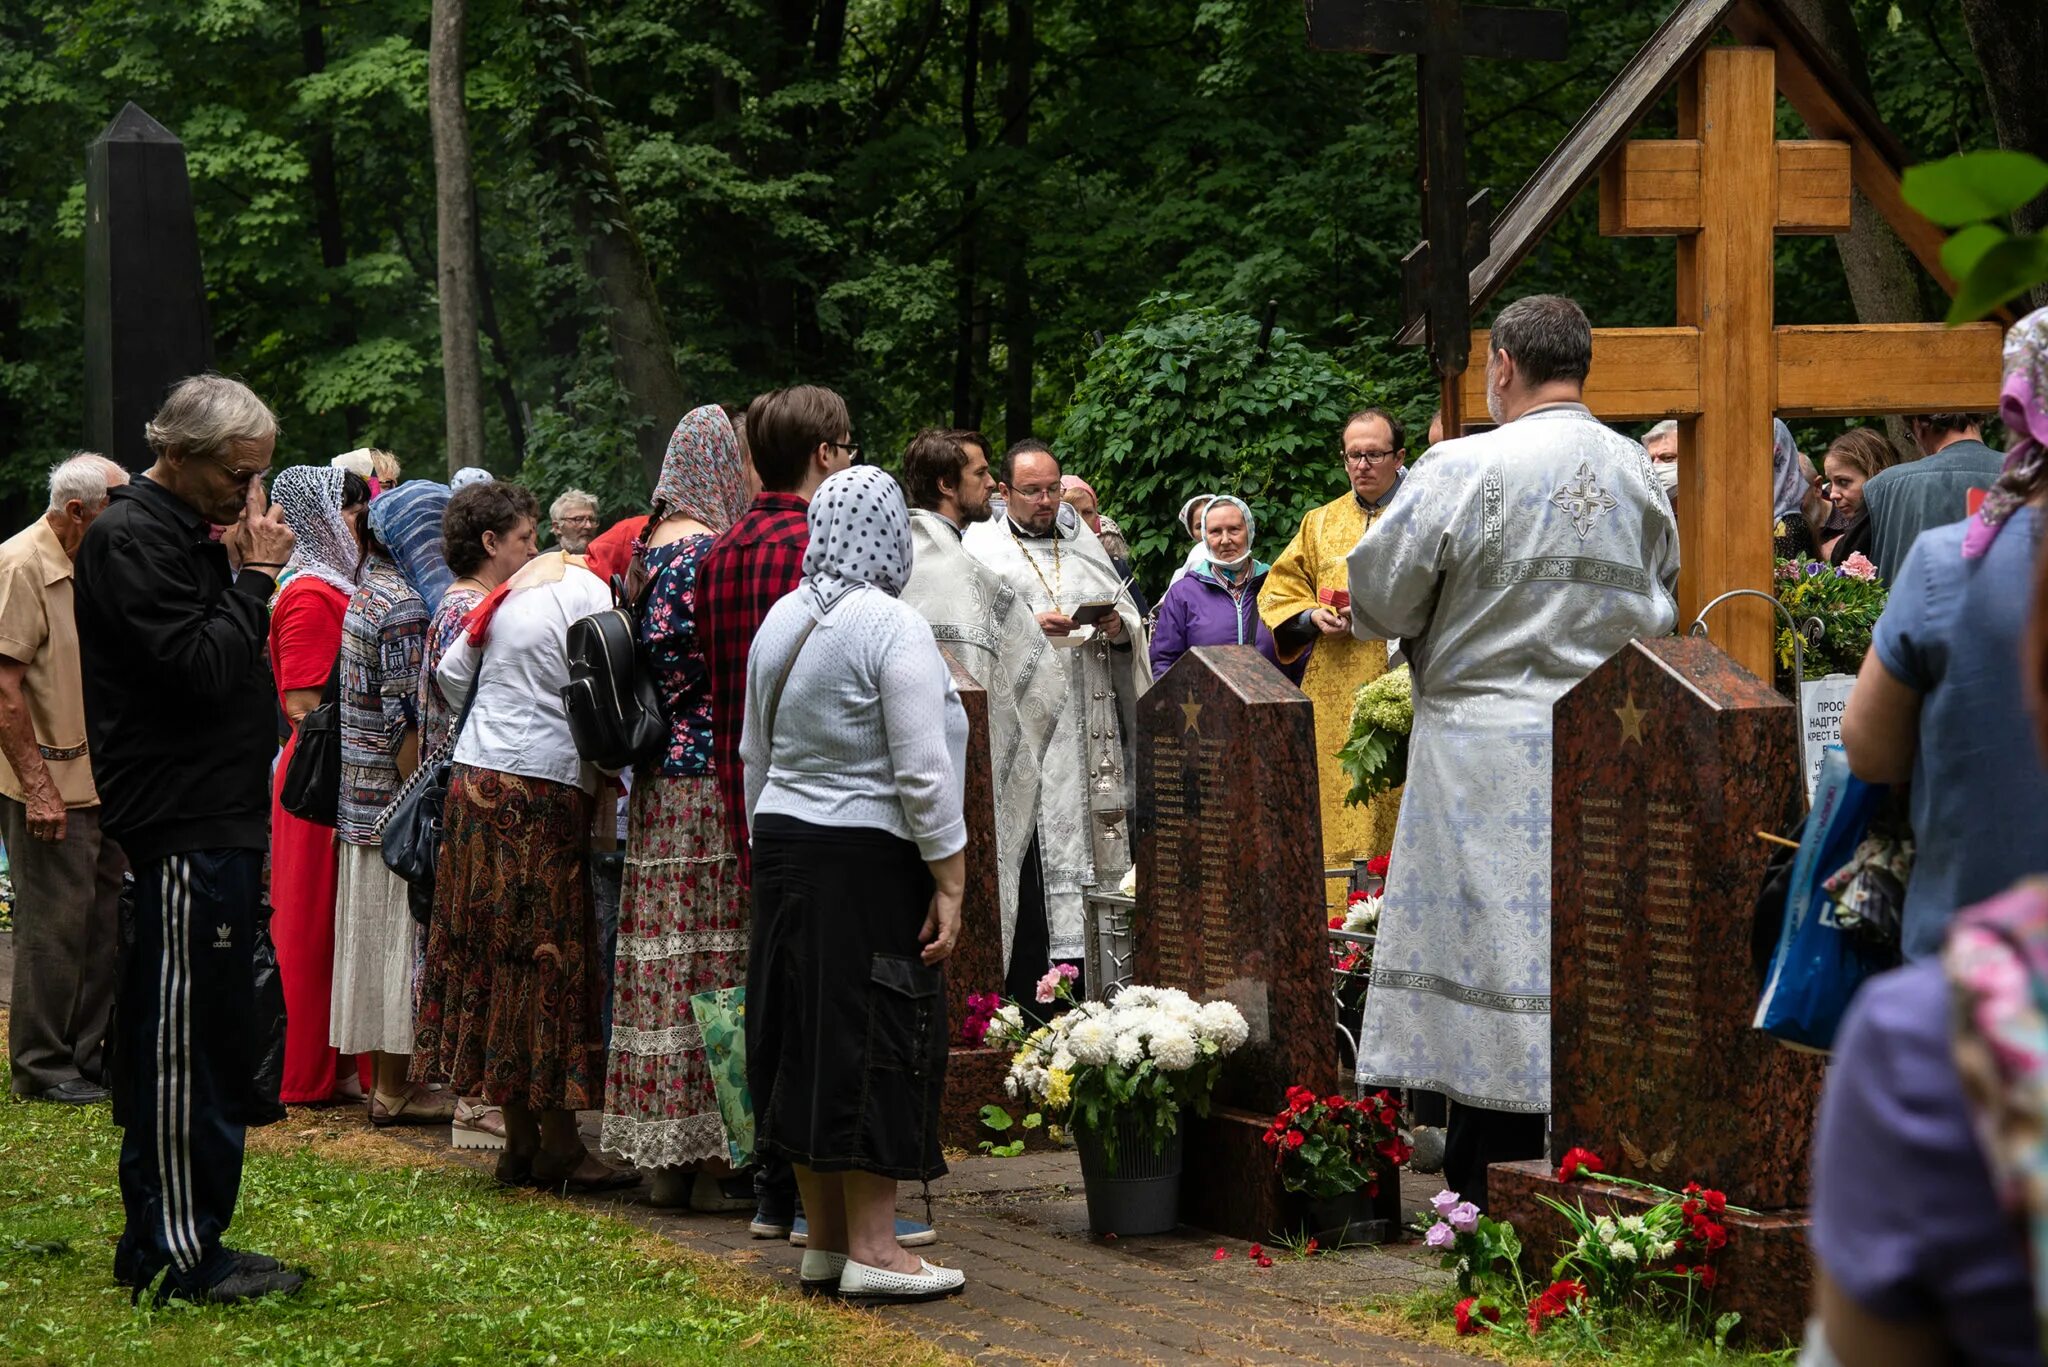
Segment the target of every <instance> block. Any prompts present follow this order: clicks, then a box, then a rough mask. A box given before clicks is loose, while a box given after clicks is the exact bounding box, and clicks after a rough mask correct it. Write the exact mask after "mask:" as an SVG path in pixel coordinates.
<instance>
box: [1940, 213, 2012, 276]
mask: <svg viewBox="0 0 2048 1367" xmlns="http://www.w3.org/2000/svg"><path fill="white" fill-rule="evenodd" d="M2011 236H2012V234H2011V233H2008V232H2007V231H2006V230H2005V229H2003V228H1998V227H1994V226H1992V225H1991V224H1989V223H1972V224H1971V225H1970V226H1969V227H1967V228H1963V229H1961V230H1960V231H1958V232H1957V233H1956V234H1955V235H1954V236H1952V237H1950V238H1949V240H1948V241H1946V242H1944V243H1942V244H1941V268H1942V269H1943V270H1945V271H1947V272H1948V273H1949V274H1950V275H1952V276H1954V277H1955V278H1956V279H1957V280H1959V281H1960V280H1967V279H1969V276H1970V272H1971V271H1973V270H1975V269H1976V268H1977V263H1978V262H1979V261H1981V260H1983V259H1984V253H1986V252H1988V251H1990V250H1991V249H1992V248H1993V247H1996V246H1997V245H1998V244H1999V243H2001V242H2004V241H2007V240H2008V239H2010V238H2011Z"/></svg>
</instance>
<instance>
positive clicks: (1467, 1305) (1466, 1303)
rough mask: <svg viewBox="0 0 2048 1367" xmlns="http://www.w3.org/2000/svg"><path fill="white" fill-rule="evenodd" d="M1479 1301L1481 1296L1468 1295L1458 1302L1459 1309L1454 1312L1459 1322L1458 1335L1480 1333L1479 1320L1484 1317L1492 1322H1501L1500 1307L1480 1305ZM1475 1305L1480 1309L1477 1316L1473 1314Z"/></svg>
mask: <svg viewBox="0 0 2048 1367" xmlns="http://www.w3.org/2000/svg"><path fill="white" fill-rule="evenodd" d="M1478 1301H1479V1297H1477V1296H1467V1297H1465V1299H1464V1300H1461V1301H1459V1302H1458V1305H1457V1309H1456V1310H1455V1311H1454V1312H1453V1314H1454V1315H1455V1317H1456V1319H1457V1322H1458V1337H1460V1338H1470V1337H1471V1336H1472V1335H1474V1334H1476V1333H1478V1332H1479V1327H1480V1326H1479V1321H1480V1320H1482V1319H1483V1320H1486V1321H1487V1322H1488V1323H1490V1324H1499V1323H1500V1307H1499V1306H1497V1305H1478ZM1475 1306H1477V1309H1478V1315H1477V1317H1476V1318H1475V1317H1474V1314H1473V1310H1474V1307H1475Z"/></svg>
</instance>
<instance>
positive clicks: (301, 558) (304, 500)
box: [270, 465, 363, 597]
mask: <svg viewBox="0 0 2048 1367" xmlns="http://www.w3.org/2000/svg"><path fill="white" fill-rule="evenodd" d="M347 479H348V471H346V470H337V469H335V468H334V467H333V466H331V465H325V466H322V465H288V466H286V467H285V468H284V470H283V471H282V472H281V473H280V474H279V475H278V477H277V483H275V484H273V485H271V486H270V501H271V502H273V503H275V504H276V505H277V509H278V511H279V512H280V513H282V514H284V520H285V525H286V526H288V527H290V528H291V529H292V535H293V536H294V537H296V538H297V544H296V545H295V546H294V547H293V548H292V558H291V561H290V563H288V564H287V565H286V566H285V568H284V573H285V574H286V575H299V574H310V575H312V576H313V577H314V578H315V579H320V580H324V581H326V582H327V583H329V584H332V585H334V587H336V588H338V589H340V590H341V591H342V592H343V593H346V594H348V595H349V596H350V597H354V596H355V591H356V589H357V588H358V587H359V586H360V582H361V581H360V580H359V579H358V578H357V577H356V566H357V564H358V563H359V562H360V561H361V560H362V558H363V551H362V547H361V546H359V545H357V544H356V535H355V532H354V531H353V530H352V529H351V528H350V527H349V523H348V519H347V518H346V517H344V516H342V512H341V490H342V485H343V484H344V483H345V482H346V481H347Z"/></svg>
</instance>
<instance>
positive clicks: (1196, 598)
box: [1152, 562, 1315, 685]
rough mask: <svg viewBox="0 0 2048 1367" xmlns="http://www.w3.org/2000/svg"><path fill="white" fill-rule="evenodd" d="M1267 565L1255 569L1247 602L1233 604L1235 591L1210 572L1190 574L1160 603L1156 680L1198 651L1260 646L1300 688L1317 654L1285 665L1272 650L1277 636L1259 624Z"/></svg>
mask: <svg viewBox="0 0 2048 1367" xmlns="http://www.w3.org/2000/svg"><path fill="white" fill-rule="evenodd" d="M1266 568H1267V567H1266V566H1264V565H1255V567H1254V570H1253V573H1252V582H1251V587H1250V588H1249V589H1247V590H1246V591H1245V595H1244V598H1243V601H1242V602H1241V603H1238V604H1232V602H1231V601H1230V590H1228V589H1226V588H1224V587H1223V585H1222V584H1221V583H1219V582H1218V581H1217V579H1216V577H1215V574H1214V572H1213V571H1211V570H1210V569H1209V566H1208V564H1207V562H1204V563H1203V566H1202V568H1201V569H1198V570H1191V571H1189V572H1188V573H1187V574H1186V575H1184V576H1182V577H1181V579H1180V581H1179V582H1178V583H1176V584H1174V586H1173V587H1172V588H1170V589H1168V590H1167V591H1166V596H1165V597H1164V598H1162V599H1160V600H1159V621H1158V623H1157V624H1156V625H1155V626H1154V627H1153V628H1152V677H1153V678H1155V679H1158V678H1163V677H1165V674H1166V671H1167V670H1169V669H1171V668H1173V662H1174V661H1175V660H1178V659H1179V658H1180V657H1181V656H1183V655H1185V654H1187V653H1188V652H1189V651H1190V650H1192V649H1194V648H1195V647H1196V646H1238V645H1249V646H1257V647H1258V650H1259V654H1261V655H1263V656H1265V657H1266V659H1267V660H1268V661H1269V662H1271V664H1272V665H1273V667H1274V668H1275V669H1278V670H1279V671H1280V672H1281V673H1282V674H1285V675H1286V676H1287V681H1288V682H1289V683H1292V684H1296V685H1299V684H1300V683H1301V675H1302V671H1303V670H1305V669H1307V668H1308V660H1309V656H1310V655H1312V654H1314V653H1315V652H1314V651H1313V650H1306V651H1303V652H1302V655H1301V658H1300V659H1298V660H1296V661H1295V662H1294V663H1293V664H1285V665H1283V664H1281V663H1280V657H1279V655H1278V653H1277V652H1275V650H1274V649H1273V633H1272V632H1271V631H1268V630H1267V629H1266V624H1265V623H1264V622H1263V621H1261V620H1260V619H1259V589H1260V588H1261V587H1262V586H1263V585H1264V584H1265V582H1266Z"/></svg>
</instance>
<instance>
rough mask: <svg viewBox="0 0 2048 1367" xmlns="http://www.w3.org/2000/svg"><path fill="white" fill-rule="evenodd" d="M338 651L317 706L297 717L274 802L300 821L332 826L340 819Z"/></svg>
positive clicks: (339, 666)
mask: <svg viewBox="0 0 2048 1367" xmlns="http://www.w3.org/2000/svg"><path fill="white" fill-rule="evenodd" d="M340 696H341V653H340V652H339V651H336V652H335V656H334V668H333V670H331V671H330V672H329V673H328V675H327V687H325V688H323V689H321V690H320V705H319V706H318V707H315V708H314V709H313V710H312V711H310V712H308V713H307V714H306V715H305V716H303V717H301V718H299V740H298V744H297V745H296V746H294V747H293V748H292V762H291V764H290V765H288V766H287V767H286V769H285V771H284V786H283V788H281V789H280V790H279V791H278V801H279V802H280V803H282V804H283V806H284V809H285V810H286V811H288V812H290V813H291V814H292V815H293V816H295V817H298V818H299V819H300V820H301V821H310V822H312V823H313V824H314V825H316V826H333V825H336V824H338V823H339V822H340V820H341V703H340Z"/></svg>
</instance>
